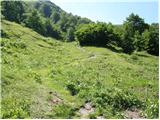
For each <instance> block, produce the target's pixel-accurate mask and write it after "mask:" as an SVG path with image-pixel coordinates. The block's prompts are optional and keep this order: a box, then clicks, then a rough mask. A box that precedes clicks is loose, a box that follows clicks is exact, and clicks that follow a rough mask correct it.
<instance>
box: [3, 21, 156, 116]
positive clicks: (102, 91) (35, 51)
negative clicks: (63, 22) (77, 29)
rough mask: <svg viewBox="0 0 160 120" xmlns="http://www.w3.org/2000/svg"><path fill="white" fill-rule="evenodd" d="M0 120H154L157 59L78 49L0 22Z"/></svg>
mask: <svg viewBox="0 0 160 120" xmlns="http://www.w3.org/2000/svg"><path fill="white" fill-rule="evenodd" d="M1 50H2V55H1V56H2V60H1V61H2V68H1V69H2V80H1V83H2V118H97V117H99V118H132V117H133V118H136V117H137V118H157V117H158V57H157V56H152V55H150V54H148V53H145V52H134V53H133V54H132V55H127V54H124V53H121V52H114V51H112V50H110V49H107V48H101V47H80V46H79V44H78V43H77V42H72V43H66V42H60V41H57V40H56V39H53V38H49V37H43V36H41V35H40V34H38V33H37V32H35V31H33V30H32V29H29V28H26V27H24V26H22V25H20V24H17V23H14V22H9V21H6V20H2V39H1Z"/></svg>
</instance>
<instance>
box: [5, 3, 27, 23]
mask: <svg viewBox="0 0 160 120" xmlns="http://www.w3.org/2000/svg"><path fill="white" fill-rule="evenodd" d="M23 4H24V3H23V2H22V1H2V14H3V15H4V16H5V18H6V19H7V20H10V21H15V22H17V23H20V22H22V20H23V18H24V17H23V14H24V13H25V10H24V5H23Z"/></svg>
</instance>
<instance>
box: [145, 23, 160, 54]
mask: <svg viewBox="0 0 160 120" xmlns="http://www.w3.org/2000/svg"><path fill="white" fill-rule="evenodd" d="M149 32H150V35H149V41H148V48H147V51H148V53H150V54H153V55H159V28H158V24H157V25H155V24H152V25H151V26H150V28H149Z"/></svg>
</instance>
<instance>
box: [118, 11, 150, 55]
mask: <svg viewBox="0 0 160 120" xmlns="http://www.w3.org/2000/svg"><path fill="white" fill-rule="evenodd" d="M123 26H124V31H123V32H124V33H123V35H122V43H121V45H120V46H121V47H122V48H123V51H124V52H125V53H132V52H133V51H134V50H135V49H136V48H138V49H139V50H141V49H142V48H141V47H142V43H139V42H141V34H142V33H143V32H144V31H145V29H147V28H148V25H147V24H146V23H145V22H144V20H143V19H142V18H140V17H139V16H138V15H134V14H133V13H132V14H130V15H129V17H128V18H126V21H125V22H124V24H123ZM138 34H140V35H138ZM135 45H136V46H135ZM137 45H138V46H137Z"/></svg>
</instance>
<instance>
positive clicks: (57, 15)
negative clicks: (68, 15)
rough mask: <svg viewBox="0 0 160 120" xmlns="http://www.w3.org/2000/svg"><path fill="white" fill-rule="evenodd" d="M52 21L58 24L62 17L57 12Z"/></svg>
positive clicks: (53, 14) (54, 13)
mask: <svg viewBox="0 0 160 120" xmlns="http://www.w3.org/2000/svg"><path fill="white" fill-rule="evenodd" d="M51 20H52V21H53V23H57V22H58V21H59V20H60V15H59V13H57V12H53V13H52V15H51Z"/></svg>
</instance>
